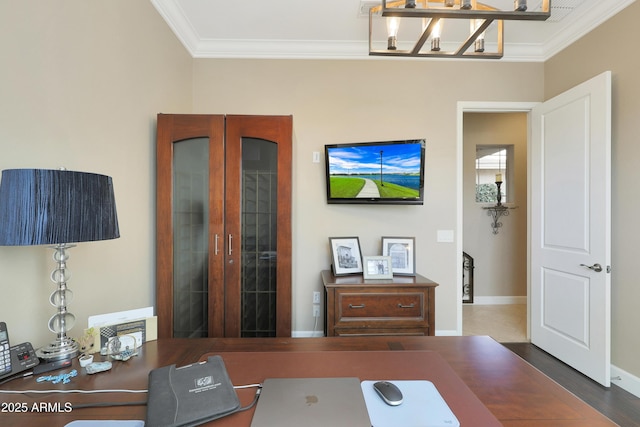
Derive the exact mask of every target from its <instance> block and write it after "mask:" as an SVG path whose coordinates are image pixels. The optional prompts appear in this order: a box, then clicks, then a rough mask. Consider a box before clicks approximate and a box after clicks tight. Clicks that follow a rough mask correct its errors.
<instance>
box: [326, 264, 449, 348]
mask: <svg viewBox="0 0 640 427" xmlns="http://www.w3.org/2000/svg"><path fill="white" fill-rule="evenodd" d="M321 275H322V282H323V284H324V289H325V335H326V336H347V335H435V288H436V286H438V284H437V283H435V282H432V281H431V280H429V279H427V278H426V277H423V276H421V275H419V274H417V275H416V276H394V277H393V279H389V280H377V279H376V280H364V279H363V278H362V276H361V275H355V276H338V277H336V276H334V275H333V274H332V273H331V271H329V270H324V271H322V273H321Z"/></svg>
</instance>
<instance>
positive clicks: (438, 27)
mask: <svg viewBox="0 0 640 427" xmlns="http://www.w3.org/2000/svg"><path fill="white" fill-rule="evenodd" d="M431 34H432V37H431V50H433V51H436V52H437V51H439V50H440V35H441V34H442V20H441V19H438V20H437V21H436V23H435V25H434V26H433V32H432V33H431Z"/></svg>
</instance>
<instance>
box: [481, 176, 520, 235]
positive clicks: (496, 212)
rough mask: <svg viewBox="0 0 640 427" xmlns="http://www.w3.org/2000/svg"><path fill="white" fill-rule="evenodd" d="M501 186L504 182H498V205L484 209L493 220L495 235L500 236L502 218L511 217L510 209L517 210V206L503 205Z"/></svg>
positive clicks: (492, 226)
mask: <svg viewBox="0 0 640 427" xmlns="http://www.w3.org/2000/svg"><path fill="white" fill-rule="evenodd" d="M501 186H502V181H496V187H497V190H498V193H497V194H496V201H497V203H496V205H495V206H488V207H485V208H483V209H486V210H487V215H489V216H490V217H491V218H492V221H491V228H492V229H493V234H498V231H499V230H500V228H501V227H502V222H500V218H501V217H503V216H509V209H516V208H517V206H513V207H509V206H505V205H503V204H502V190H501V189H500V187H501Z"/></svg>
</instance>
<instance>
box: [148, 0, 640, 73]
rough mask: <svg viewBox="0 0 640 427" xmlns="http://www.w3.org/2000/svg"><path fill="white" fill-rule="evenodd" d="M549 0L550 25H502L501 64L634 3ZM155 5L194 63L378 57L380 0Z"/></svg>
mask: <svg viewBox="0 0 640 427" xmlns="http://www.w3.org/2000/svg"><path fill="white" fill-rule="evenodd" d="M550 1H551V17H550V18H549V19H548V20H547V21H544V22H536V21H505V30H504V40H505V41H504V57H503V58H502V59H501V60H502V61H545V60H547V59H549V58H550V57H552V56H553V55H554V54H556V53H557V52H559V51H560V50H562V49H563V48H565V47H566V46H568V45H569V44H571V43H573V42H574V41H576V40H577V39H578V38H580V37H582V36H583V35H584V34H586V33H588V32H589V31H590V30H591V29H593V28H594V27H596V26H598V25H599V24H601V23H602V22H604V21H606V20H607V19H609V18H610V17H611V16H613V15H615V14H616V13H618V12H619V11H621V10H622V9H624V8H625V7H627V6H628V5H629V4H631V3H633V2H634V1H635V0H550ZM151 2H152V3H153V5H154V6H155V8H156V9H157V10H158V12H159V13H160V14H161V15H162V17H163V18H164V19H165V21H166V22H167V24H168V25H169V27H170V28H171V29H172V30H173V32H174V33H175V34H176V36H177V37H178V38H179V39H180V41H181V42H182V43H183V45H184V46H185V48H186V49H187V50H188V51H189V53H190V54H191V55H192V56H193V57H194V58H298V59H304V58H307V59H368V58H376V59H381V57H379V56H378V57H372V56H369V54H368V52H369V51H368V33H369V18H368V7H369V6H371V5H375V4H379V3H380V1H379V0H378V1H376V0H319V1H314V2H311V1H310V0H151ZM482 2H483V3H485V4H487V5H491V6H494V7H498V8H500V9H508V8H509V7H513V0H484V1H482ZM528 3H529V10H536V9H538V8H539V5H540V3H541V0H529V2H528ZM386 59H387V60H396V61H397V60H398V59H397V58H388V57H387V58H386ZM417 60H421V61H424V60H427V59H417ZM431 60H442V59H431Z"/></svg>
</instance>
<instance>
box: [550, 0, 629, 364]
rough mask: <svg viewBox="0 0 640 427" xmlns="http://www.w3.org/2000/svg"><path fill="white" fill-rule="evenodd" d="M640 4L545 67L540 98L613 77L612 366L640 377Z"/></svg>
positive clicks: (606, 24)
mask: <svg viewBox="0 0 640 427" xmlns="http://www.w3.org/2000/svg"><path fill="white" fill-rule="evenodd" d="M639 19H640V3H639V2H635V3H633V4H632V5H631V6H629V7H628V8H626V9H625V10H624V11H623V12H622V13H619V14H618V15H617V16H615V17H614V18H612V19H611V20H609V21H607V22H606V23H605V24H603V25H601V26H600V27H599V28H597V29H596V30H595V31H593V32H591V33H590V34H588V35H587V36H585V37H583V38H582V39H581V40H579V41H578V42H576V43H574V44H573V45H572V46H570V47H569V48H568V49H565V50H564V51H562V52H561V53H560V54H558V55H556V56H555V57H554V58H552V59H551V60H549V61H547V63H546V64H545V72H544V74H545V98H547V99H548V98H550V97H552V96H554V95H556V94H558V93H560V92H562V91H564V90H566V89H569V88H570V87H572V86H574V85H576V84H578V83H580V82H582V81H585V80H588V79H589V78H591V77H593V76H596V75H598V74H600V73H602V72H603V71H606V70H611V72H612V76H613V102H612V103H613V105H612V112H613V114H612V167H611V169H612V206H611V213H612V217H611V218H612V221H611V222H612V272H611V289H612V292H611V297H612V301H611V313H612V318H611V319H612V352H611V361H612V363H613V364H614V365H616V366H618V367H619V368H622V369H624V370H626V371H628V372H630V373H631V374H633V375H635V376H636V377H638V376H640V359H639V358H638V354H639V353H640V334H639V333H638V328H637V325H638V324H640V310H638V308H637V302H638V301H640V286H639V285H638V272H637V271H636V270H635V265H636V264H637V262H638V241H640V228H639V227H638V213H639V212H640V197H638V188H637V185H636V184H637V182H638V180H639V179H640V175H639V171H640V168H639V167H638V165H639V163H638V159H640V144H638V135H640V80H639V79H638V70H640V57H639V56H638V55H637V54H636V53H635V52H634V50H633V48H632V47H631V44H630V41H631V40H633V39H634V38H635V37H636V35H637V34H638V20H639Z"/></svg>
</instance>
